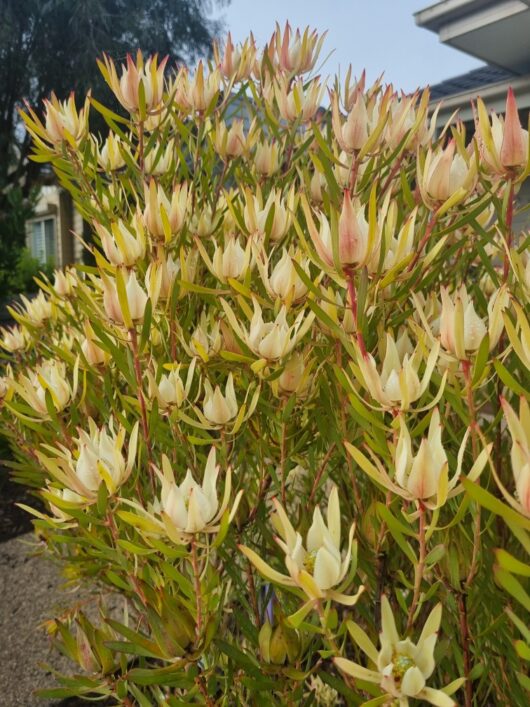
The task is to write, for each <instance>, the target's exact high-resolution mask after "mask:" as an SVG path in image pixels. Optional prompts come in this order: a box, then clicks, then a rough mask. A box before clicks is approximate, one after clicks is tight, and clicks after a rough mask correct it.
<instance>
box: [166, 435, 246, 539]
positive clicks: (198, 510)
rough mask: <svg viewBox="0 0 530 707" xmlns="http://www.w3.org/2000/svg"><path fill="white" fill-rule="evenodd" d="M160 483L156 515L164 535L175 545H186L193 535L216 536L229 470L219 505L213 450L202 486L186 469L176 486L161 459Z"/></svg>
mask: <svg viewBox="0 0 530 707" xmlns="http://www.w3.org/2000/svg"><path fill="white" fill-rule="evenodd" d="M156 471H157V474H158V476H159V478H160V480H161V482H162V492H161V494H160V509H161V510H160V515H161V518H162V521H163V523H164V527H165V529H166V532H167V534H168V536H169V537H170V538H171V540H173V542H177V543H181V544H184V543H187V542H189V541H190V540H191V538H192V536H193V535H195V534H196V533H216V532H217V531H218V530H219V521H220V520H221V518H222V517H223V515H224V513H225V511H226V509H227V508H228V502H229V500H230V493H231V489H232V483H231V478H232V474H231V470H230V467H229V468H228V469H227V472H226V480H225V489H224V495H223V499H222V502H221V504H219V499H218V497H217V478H218V476H219V465H218V464H217V463H216V452H215V447H212V449H211V450H210V453H209V455H208V459H207V461H206V466H205V469H204V475H203V480H202V484H200V485H199V484H198V483H197V482H196V481H195V479H194V478H193V474H192V473H191V470H190V469H188V470H187V472H186V476H185V477H184V480H183V481H182V483H180V484H177V483H176V482H175V478H174V475H173V471H172V469H171V464H170V462H169V459H168V458H167V457H166V455H164V456H163V457H162V473H161V472H160V471H159V470H158V469H157V470H156ZM242 493H243V492H242V491H240V492H239V493H238V495H237V497H236V500H235V502H234V505H233V506H232V510H231V511H230V519H232V518H233V517H234V515H235V512H236V510H237V506H238V505H239V501H240V499H241V495H242Z"/></svg>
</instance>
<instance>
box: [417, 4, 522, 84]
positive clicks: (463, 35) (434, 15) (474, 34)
mask: <svg viewBox="0 0 530 707" xmlns="http://www.w3.org/2000/svg"><path fill="white" fill-rule="evenodd" d="M414 19H415V21H416V24H417V25H419V26H420V27H424V28H425V29H428V30H430V31H431V32H435V33H436V34H437V35H438V37H439V39H440V41H441V42H443V43H444V44H448V45H449V46H452V47H454V48H455V49H459V50H460V51H463V52H465V53H466V54H469V55H471V56H474V57H476V58H477V59H482V61H484V62H486V63H487V64H488V65H495V66H501V67H503V68H505V69H507V70H508V71H513V72H514V73H517V74H519V75H525V74H527V73H528V72H530V42H529V41H528V37H529V36H530V0H441V1H439V2H436V3H434V4H433V5H430V6H429V7H426V8H425V9H423V10H419V11H418V12H415V13H414Z"/></svg>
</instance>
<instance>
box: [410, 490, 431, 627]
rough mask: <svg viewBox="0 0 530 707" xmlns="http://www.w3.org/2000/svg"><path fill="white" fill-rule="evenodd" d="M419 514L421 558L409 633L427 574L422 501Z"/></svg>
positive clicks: (415, 581) (417, 567)
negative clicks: (424, 576)
mask: <svg viewBox="0 0 530 707" xmlns="http://www.w3.org/2000/svg"><path fill="white" fill-rule="evenodd" d="M418 513H419V521H420V527H419V530H418V542H419V548H420V549H419V558H418V564H417V565H416V567H415V568H414V594H413V597H412V604H411V605H410V609H409V615H408V619H407V631H410V629H411V628H412V625H413V623H414V614H415V613H416V609H417V608H418V602H419V599H420V592H421V582H422V580H423V574H424V572H425V558H426V557H427V542H426V538H425V535H426V533H425V530H426V523H425V506H424V505H423V503H422V502H421V501H418Z"/></svg>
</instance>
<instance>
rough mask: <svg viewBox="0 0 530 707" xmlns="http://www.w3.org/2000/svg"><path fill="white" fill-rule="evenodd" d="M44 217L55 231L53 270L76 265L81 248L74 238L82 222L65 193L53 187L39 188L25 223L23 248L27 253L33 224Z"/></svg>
mask: <svg viewBox="0 0 530 707" xmlns="http://www.w3.org/2000/svg"><path fill="white" fill-rule="evenodd" d="M45 218H53V219H54V226H55V228H54V231H55V253H54V264H55V267H64V266H65V265H68V264H69V263H74V262H79V261H80V260H81V257H82V251H83V246H82V244H81V243H80V242H79V240H78V239H77V238H76V237H75V236H74V233H79V234H82V232H83V219H82V218H81V215H80V214H79V213H78V212H77V211H76V209H75V208H74V206H73V203H72V199H71V197H70V195H69V194H68V192H66V191H65V190H64V189H61V188H60V187H58V186H57V185H45V186H43V187H42V189H41V191H40V195H39V199H38V201H37V204H36V207H35V215H34V217H33V218H31V219H29V220H28V221H27V222H26V245H27V247H28V248H29V249H30V250H31V244H32V233H33V224H34V222H35V221H39V220H42V219H45Z"/></svg>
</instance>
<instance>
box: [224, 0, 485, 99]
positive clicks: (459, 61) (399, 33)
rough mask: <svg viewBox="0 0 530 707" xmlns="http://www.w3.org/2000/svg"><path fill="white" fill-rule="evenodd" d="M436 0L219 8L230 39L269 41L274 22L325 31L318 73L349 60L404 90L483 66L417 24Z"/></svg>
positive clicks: (237, 2)
mask: <svg viewBox="0 0 530 707" xmlns="http://www.w3.org/2000/svg"><path fill="white" fill-rule="evenodd" d="M433 3H434V0H232V1H231V3H230V5H229V6H228V7H225V8H223V9H222V10H221V11H220V15H221V18H222V19H224V22H225V29H226V31H228V30H229V31H230V32H231V33H232V39H233V40H234V41H241V40H243V39H244V38H245V37H246V36H247V35H248V34H249V32H250V31H252V32H253V33H254V36H255V38H256V41H257V43H258V45H259V46H263V45H264V44H265V42H267V41H268V40H269V38H270V36H271V34H272V32H273V30H274V26H275V22H276V21H278V22H280V25H281V26H283V25H284V24H285V21H286V20H289V22H290V24H291V27H301V28H305V27H306V26H307V25H309V26H310V27H311V28H315V29H317V30H318V31H319V32H323V31H325V30H328V34H327V38H326V41H325V43H324V47H323V51H322V54H321V58H324V57H326V56H327V55H328V54H329V53H330V52H333V53H332V54H331V56H330V57H329V58H328V60H327V61H326V63H325V65H324V67H323V69H321V73H322V74H323V75H330V76H333V75H334V74H335V73H337V72H338V71H339V69H340V70H341V74H342V75H343V74H344V73H345V71H346V69H347V67H348V65H349V64H350V63H351V64H352V66H353V74H354V76H359V75H360V74H361V72H362V70H363V69H366V73H367V78H368V79H369V80H370V81H374V80H375V79H376V78H377V77H378V76H379V75H380V74H381V73H382V72H383V71H384V73H385V81H386V82H387V83H392V84H393V85H394V88H396V89H402V90H404V91H406V92H409V91H413V90H414V89H415V88H417V87H418V86H420V87H423V86H426V85H427V84H429V85H433V84H435V83H438V82H439V81H442V80H443V79H446V78H450V77H452V76H457V75H458V74H463V73H465V72H466V71H470V70H471V69H474V68H477V67H478V66H482V62H480V61H478V60H477V59H474V58H472V57H470V56H468V55H467V54H464V53H463V52H460V51H458V50H456V49H453V48H451V47H448V46H445V45H443V44H441V43H440V42H439V41H438V35H437V34H435V33H434V32H430V31H428V30H426V29H422V28H421V27H418V26H417V25H416V23H415V21H414V17H413V16H412V14H413V12H415V11H416V10H420V9H423V8H425V7H427V6H429V5H431V4H433Z"/></svg>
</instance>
